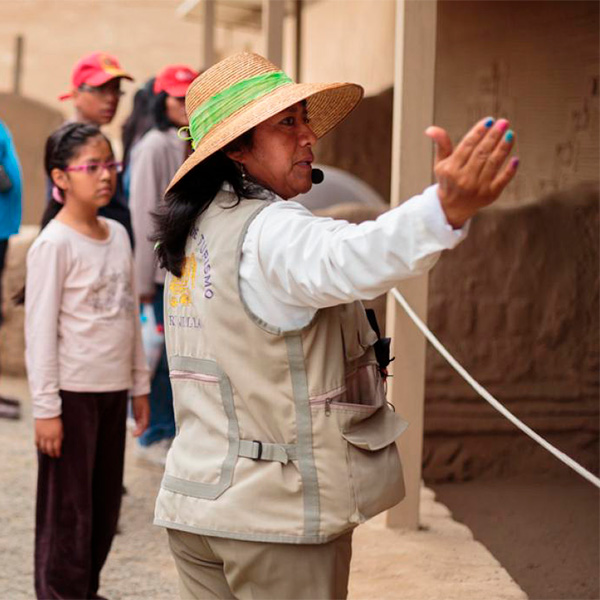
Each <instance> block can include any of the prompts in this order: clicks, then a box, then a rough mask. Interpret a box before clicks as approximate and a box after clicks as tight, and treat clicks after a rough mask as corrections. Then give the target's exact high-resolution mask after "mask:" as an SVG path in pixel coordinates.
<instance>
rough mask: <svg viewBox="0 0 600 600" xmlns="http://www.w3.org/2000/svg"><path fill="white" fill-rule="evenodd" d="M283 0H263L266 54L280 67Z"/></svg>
mask: <svg viewBox="0 0 600 600" xmlns="http://www.w3.org/2000/svg"><path fill="white" fill-rule="evenodd" d="M284 16H285V2H284V1H283V0H263V9H262V30H263V36H264V40H265V56H266V57H267V58H268V59H269V60H270V61H271V62H272V63H275V64H276V65H277V66H278V67H281V66H282V63H283V18H284Z"/></svg>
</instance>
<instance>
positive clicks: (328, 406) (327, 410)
mask: <svg viewBox="0 0 600 600" xmlns="http://www.w3.org/2000/svg"><path fill="white" fill-rule="evenodd" d="M330 414H331V398H325V416H326V417H328V416H329V415H330Z"/></svg>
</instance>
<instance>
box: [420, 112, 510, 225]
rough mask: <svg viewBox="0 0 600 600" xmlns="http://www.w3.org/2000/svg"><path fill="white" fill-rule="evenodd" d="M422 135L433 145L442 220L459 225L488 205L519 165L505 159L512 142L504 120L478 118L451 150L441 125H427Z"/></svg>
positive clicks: (506, 183) (450, 143) (506, 122)
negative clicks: (443, 214) (428, 138)
mask: <svg viewBox="0 0 600 600" xmlns="http://www.w3.org/2000/svg"><path fill="white" fill-rule="evenodd" d="M425 135H427V136H428V137H430V138H431V139H432V140H433V141H434V142H435V144H436V152H435V165H434V172H435V176H436V179H437V180H438V183H439V187H438V196H439V198H440V203H441V205H442V209H443V211H444V213H445V214H446V219H447V221H448V223H450V225H452V227H454V228H459V227H462V226H463V225H464V224H465V223H466V221H468V220H469V219H470V218H471V217H472V216H473V215H474V214H475V213H476V212H477V211H478V210H479V209H480V208H483V207H484V206H488V205H489V204H491V203H492V202H494V200H496V198H498V196H500V194H501V193H502V191H503V190H504V188H505V187H506V186H507V185H508V183H509V182H510V180H511V179H512V178H513V177H514V176H515V173H516V172H517V167H518V164H519V159H518V158H513V159H512V160H511V161H510V162H509V163H508V164H505V163H506V159H507V158H508V155H509V154H510V151H511V150H512V147H513V145H514V143H515V134H514V132H513V131H511V130H510V129H508V121H507V120H506V119H500V120H498V121H494V119H492V118H487V119H483V120H481V121H479V123H477V124H476V125H475V126H474V127H473V129H471V131H469V133H467V135H465V137H464V138H463V139H462V140H461V141H460V143H459V144H458V146H456V149H454V150H453V149H452V142H451V141H450V136H449V135H448V133H447V132H446V131H445V130H444V129H442V128H441V127H436V126H432V127H428V128H427V129H426V130H425Z"/></svg>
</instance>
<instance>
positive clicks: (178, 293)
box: [169, 254, 197, 308]
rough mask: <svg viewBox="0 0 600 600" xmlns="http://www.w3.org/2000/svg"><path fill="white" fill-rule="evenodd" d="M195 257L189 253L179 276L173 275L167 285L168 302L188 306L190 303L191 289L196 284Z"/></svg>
mask: <svg viewBox="0 0 600 600" xmlns="http://www.w3.org/2000/svg"><path fill="white" fill-rule="evenodd" d="M196 268H197V263H196V257H195V256H194V255H193V254H191V255H190V256H186V257H185V261H184V263H183V269H182V270H181V271H182V273H181V277H174V278H173V279H172V280H171V284H170V285H169V304H170V305H171V306H172V307H173V308H175V307H177V306H189V305H191V304H192V289H193V288H194V287H195V285H196Z"/></svg>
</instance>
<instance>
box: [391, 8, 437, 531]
mask: <svg viewBox="0 0 600 600" xmlns="http://www.w3.org/2000/svg"><path fill="white" fill-rule="evenodd" d="M436 17H437V2H436V1H435V0H433V1H428V2H423V1H421V0H397V3H396V51H395V54H396V57H395V67H394V69H395V73H394V119H393V134H392V182H391V187H392V206H397V205H399V204H400V203H401V202H403V201H405V200H407V199H408V198H410V197H411V196H414V195H415V194H418V193H420V192H422V191H423V189H425V188H426V187H427V186H428V185H429V184H430V183H431V164H432V163H431V161H432V147H431V146H432V144H431V142H430V140H429V138H427V137H425V136H424V135H423V131H424V130H425V128H426V127H427V126H428V125H431V124H432V120H433V108H434V107H433V98H434V75H435V72H434V71H435V42H436ZM427 283H428V277H427V276H422V277H418V278H414V279H410V280H407V281H406V282H404V283H402V284H401V285H399V286H398V288H399V289H400V291H401V292H402V294H404V296H405V297H406V298H407V300H408V301H409V302H410V304H411V306H412V307H413V308H414V309H415V310H416V312H417V313H418V314H419V316H420V317H421V318H423V319H424V318H425V317H426V315H427ZM387 335H389V336H390V337H391V338H392V341H393V346H392V355H393V356H395V357H396V360H395V361H394V362H393V363H392V364H391V366H392V374H393V378H392V379H390V380H389V387H388V397H389V400H390V402H392V403H393V404H394V406H395V407H396V410H397V411H398V413H399V414H400V415H402V416H403V417H404V418H405V419H406V420H407V421H408V422H409V427H408V429H407V430H406V432H405V433H404V434H403V435H402V436H401V437H400V439H399V440H398V447H399V450H400V454H401V456H402V463H403V466H404V479H405V483H406V498H405V499H404V501H403V502H401V503H400V504H399V505H397V506H395V507H394V508H392V509H391V510H389V511H388V513H387V515H386V522H387V525H388V526H389V527H399V528H406V529H417V528H418V526H419V495H420V487H421V458H422V452H423V406H424V397H425V394H424V391H425V338H424V337H423V336H422V335H421V333H420V332H419V331H418V330H417V329H416V327H414V325H413V324H412V322H411V321H410V319H409V318H408V317H407V316H406V315H405V314H404V312H403V311H402V308H401V307H400V306H399V305H398V303H397V302H396V301H395V299H394V297H393V296H392V295H391V294H389V295H388V301H387Z"/></svg>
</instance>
